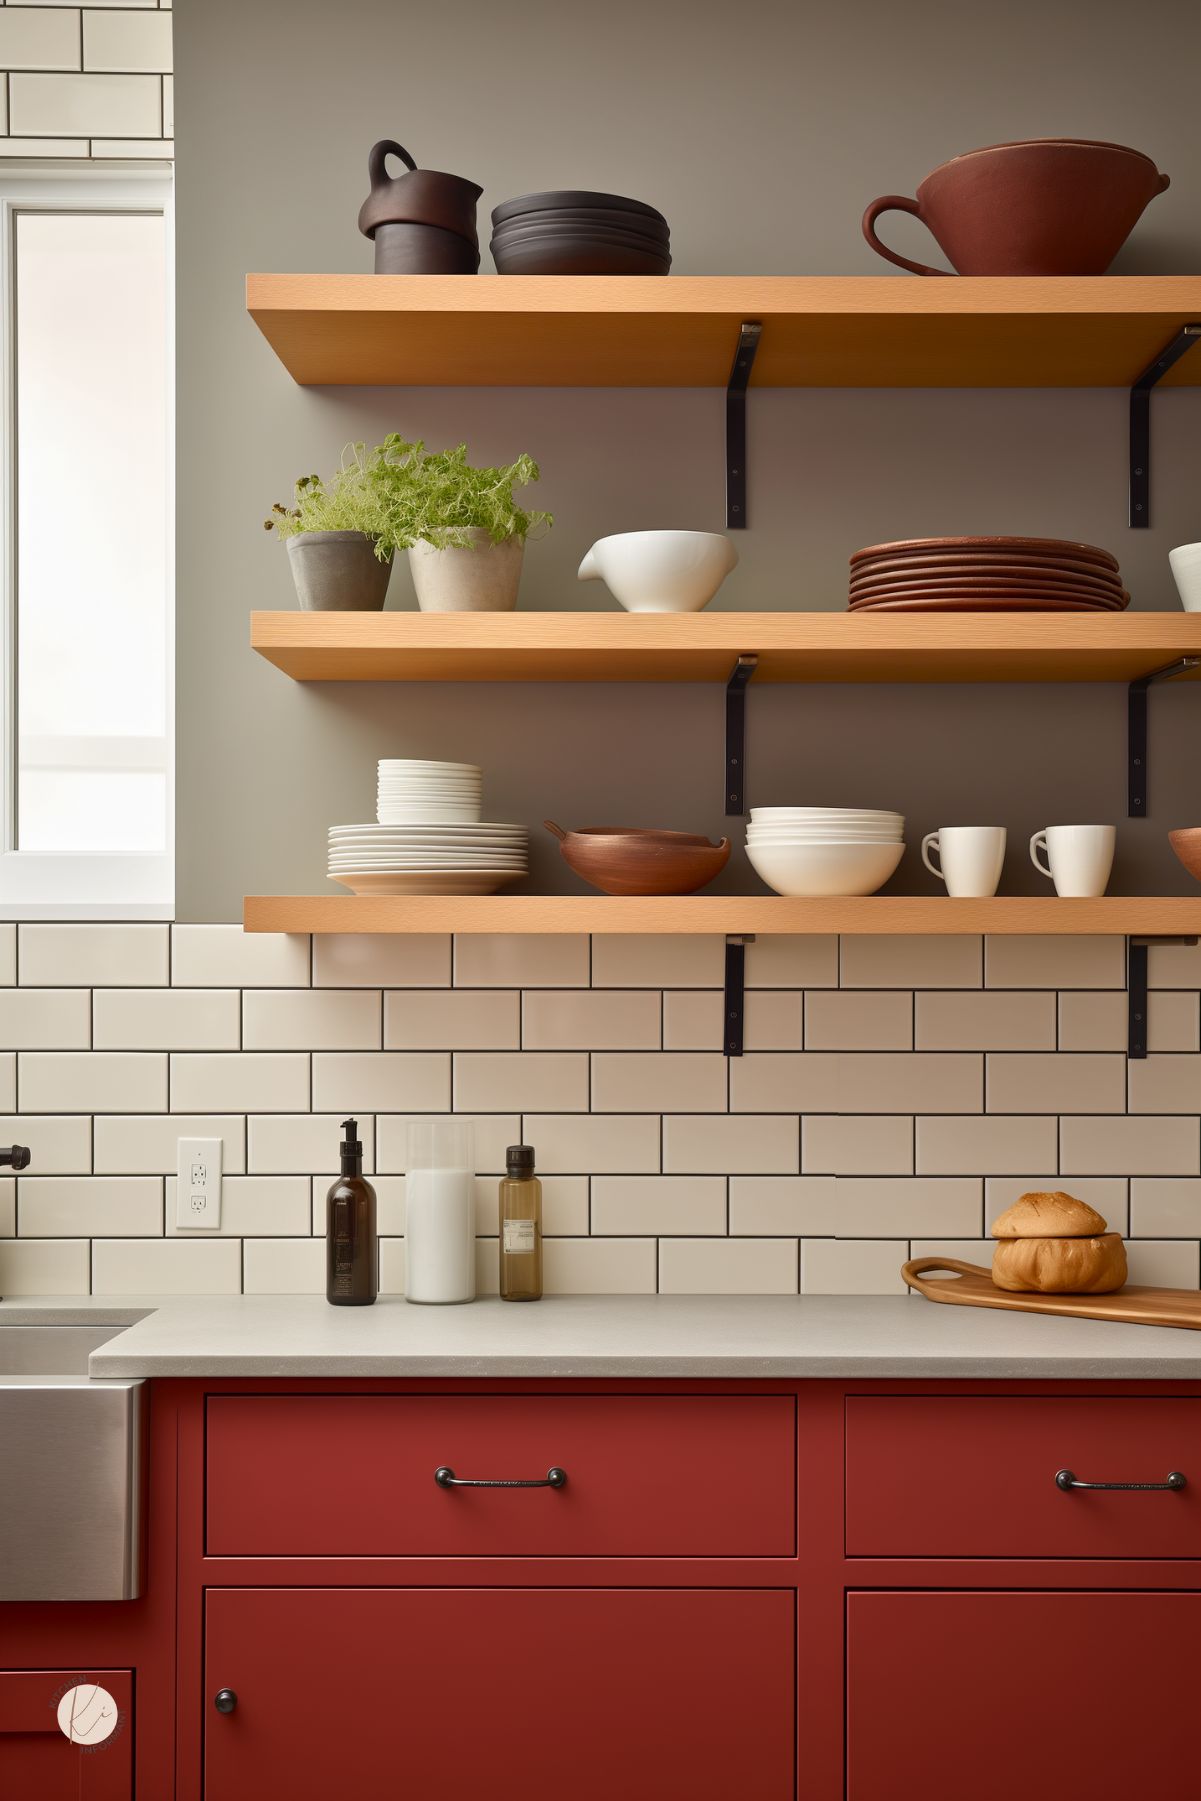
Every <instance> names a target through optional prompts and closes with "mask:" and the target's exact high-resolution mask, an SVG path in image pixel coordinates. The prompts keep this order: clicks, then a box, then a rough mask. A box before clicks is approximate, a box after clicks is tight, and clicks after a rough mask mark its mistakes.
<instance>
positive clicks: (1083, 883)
mask: <svg viewBox="0 0 1201 1801" xmlns="http://www.w3.org/2000/svg"><path fill="white" fill-rule="evenodd" d="M1116 839H1117V828H1116V826H1112V825H1049V826H1048V827H1047V829H1046V831H1045V832H1035V834H1034V836H1033V838H1031V840H1030V861H1031V862H1032V863H1033V865H1034V867H1035V869H1037V870H1038V873H1039V874H1040V875H1045V876H1049V877H1050V879H1051V881H1053V882H1054V884H1055V892H1056V894H1064V895H1073V896H1083V895H1095V894H1104V892H1105V890H1106V887H1107V886H1108V884H1109V872H1110V870H1111V869H1112V868H1113V847H1114V843H1115V841H1116ZM1040 849H1042V850H1045V851H1046V853H1047V862H1046V863H1040V862H1039V860H1038V853H1039V850H1040ZM1048 864H1049V865H1050V868H1048V867H1047V865H1048Z"/></svg>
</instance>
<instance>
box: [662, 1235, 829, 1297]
mask: <svg viewBox="0 0 1201 1801" xmlns="http://www.w3.org/2000/svg"><path fill="white" fill-rule="evenodd" d="M796 1292H797V1244H796V1239H795V1238H738V1239H735V1238H665V1239H664V1240H663V1242H662V1244H661V1245H660V1246H659V1293H660V1294H796Z"/></svg>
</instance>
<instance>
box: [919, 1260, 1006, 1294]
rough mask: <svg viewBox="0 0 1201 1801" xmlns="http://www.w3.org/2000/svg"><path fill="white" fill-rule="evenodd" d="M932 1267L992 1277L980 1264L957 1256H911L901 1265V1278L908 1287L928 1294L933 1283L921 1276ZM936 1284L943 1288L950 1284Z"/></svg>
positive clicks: (967, 1274) (966, 1274)
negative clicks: (963, 1260) (965, 1260)
mask: <svg viewBox="0 0 1201 1801" xmlns="http://www.w3.org/2000/svg"><path fill="white" fill-rule="evenodd" d="M933 1269H946V1270H950V1271H952V1273H953V1274H955V1275H957V1276H988V1277H989V1280H990V1281H991V1279H992V1278H991V1274H990V1272H989V1271H988V1270H986V1269H985V1268H984V1267H983V1266H982V1265H981V1264H979V1263H961V1262H960V1261H959V1259H958V1257H913V1258H911V1259H910V1261H909V1262H908V1263H906V1264H905V1265H904V1266H903V1267H902V1270H901V1279H902V1281H904V1282H907V1283H908V1284H909V1286H910V1288H916V1289H917V1291H918V1293H919V1294H928V1293H929V1291H930V1289H931V1288H932V1287H933V1286H934V1284H933V1283H930V1282H923V1281H922V1277H923V1276H924V1275H926V1274H928V1272H929V1271H930V1270H933ZM938 1286H939V1287H940V1288H942V1289H944V1290H945V1289H946V1288H947V1287H948V1286H952V1285H951V1284H947V1283H943V1282H940V1283H939V1284H938Z"/></svg>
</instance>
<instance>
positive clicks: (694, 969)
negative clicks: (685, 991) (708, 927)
mask: <svg viewBox="0 0 1201 1801" xmlns="http://www.w3.org/2000/svg"><path fill="white" fill-rule="evenodd" d="M725 962H726V947H725V939H724V938H710V937H708V936H706V937H693V936H691V935H690V934H688V933H677V934H675V935H670V934H667V933H657V932H656V933H650V934H641V933H633V932H631V933H608V934H606V935H604V936H603V937H599V938H594V939H593V940H592V985H593V987H594V988H720V987H721V986H722V983H723V981H724V979H725Z"/></svg>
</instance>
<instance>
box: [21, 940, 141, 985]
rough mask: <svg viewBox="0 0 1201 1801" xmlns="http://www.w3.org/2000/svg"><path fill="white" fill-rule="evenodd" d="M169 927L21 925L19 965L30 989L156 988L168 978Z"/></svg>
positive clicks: (25, 983)
mask: <svg viewBox="0 0 1201 1801" xmlns="http://www.w3.org/2000/svg"><path fill="white" fill-rule="evenodd" d="M167 933H168V927H166V926H165V925H23V926H20V927H19V928H18V935H17V969H18V973H19V976H20V980H21V983H22V985H23V986H24V987H28V988H99V987H116V988H158V987H161V986H162V985H163V984H164V983H165V982H166V980H167V973H168V952H167V945H168V937H167Z"/></svg>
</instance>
